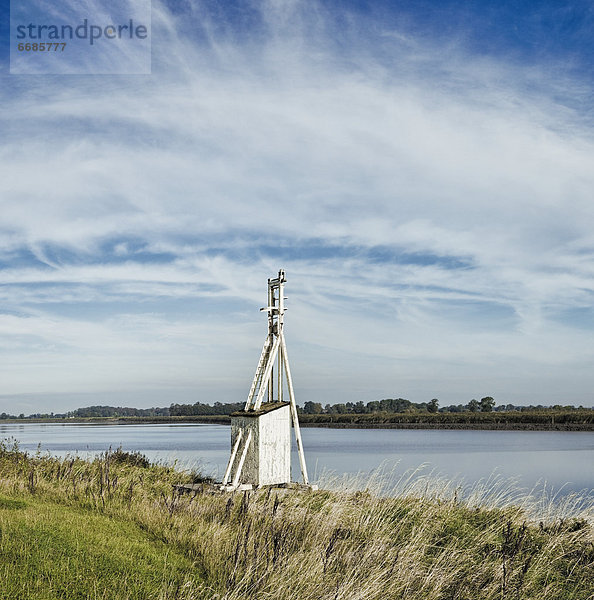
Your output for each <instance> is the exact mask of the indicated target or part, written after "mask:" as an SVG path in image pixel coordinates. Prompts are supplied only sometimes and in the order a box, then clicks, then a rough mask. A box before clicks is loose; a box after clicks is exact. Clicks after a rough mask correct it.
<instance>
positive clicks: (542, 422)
mask: <svg viewBox="0 0 594 600" xmlns="http://www.w3.org/2000/svg"><path fill="white" fill-rule="evenodd" d="M2 423H19V424H20V423H22V424H26V423H81V424H88V425H134V424H169V423H175V424H184V423H188V424H193V423H205V424H219V425H229V424H230V423H231V417H230V416H228V415H188V416H174V417H89V418H86V419H85V418H77V419H29V418H27V419H3V420H2V421H0V425H1V424H2ZM299 423H300V424H301V426H302V427H329V428H338V429H343V428H353V429H470V430H473V429H474V430H509V431H522V430H525V431H594V410H592V409H579V410H572V411H562V410H560V411H553V410H548V411H542V412H532V411H526V412H524V411H509V412H488V413H481V412H477V413H471V412H467V413H372V414H353V413H350V414H321V415H310V414H300V415H299Z"/></svg>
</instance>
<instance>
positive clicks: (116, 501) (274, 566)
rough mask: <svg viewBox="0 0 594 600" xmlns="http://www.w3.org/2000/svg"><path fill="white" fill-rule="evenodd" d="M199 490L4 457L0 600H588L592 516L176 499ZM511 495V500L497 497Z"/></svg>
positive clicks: (105, 462)
mask: <svg viewBox="0 0 594 600" xmlns="http://www.w3.org/2000/svg"><path fill="white" fill-rule="evenodd" d="M194 479H195V476H193V475H188V474H180V473H177V472H175V471H174V470H172V469H170V468H165V467H161V466H149V465H147V463H146V461H144V460H143V459H142V457H139V456H135V455H130V454H126V453H123V452H115V453H110V454H107V455H105V456H103V457H101V459H97V460H95V461H92V462H89V461H83V460H81V459H78V458H70V459H65V460H59V459H55V458H50V457H47V456H28V455H26V454H24V453H22V452H20V451H19V450H18V448H14V447H11V448H7V447H6V445H4V446H3V447H1V448H0V533H1V535H0V598H11V599H15V600H17V599H23V600H24V599H27V600H32V599H33V600H34V599H50V598H60V599H71V598H72V599H74V598H81V599H82V598H85V599H86V598H93V599H95V598H97V599H98V598H105V599H115V600H119V599H122V600H123V599H128V598H134V599H138V600H141V599H142V600H150V599H155V600H156V599H160V600H168V599H188V600H189V599H190V598H193V599H206V598H208V599H219V600H223V599H225V600H239V599H274V600H289V599H295V600H297V599H299V600H301V599H303V600H326V599H327V600H330V599H333V600H340V599H343V600H358V599H360V600H375V599H377V600H380V599H381V600H385V599H389V598H394V599H406V600H432V599H434V600H441V599H443V600H446V599H447V600H450V599H460V600H464V599H468V600H477V599H489V600H491V599H492V600H495V599H497V600H501V599H510V600H511V599H513V600H522V599H529V598H530V599H535V600H536V599H538V600H544V599H547V598H549V599H551V600H564V599H568V600H569V599H571V600H586V599H591V598H592V597H593V594H594V547H593V542H594V535H593V531H592V525H591V523H590V522H589V519H590V518H591V516H592V512H591V509H590V510H589V512H588V511H584V512H582V513H581V514H578V515H576V516H574V517H572V518H570V519H561V518H559V517H558V516H555V514H554V513H551V512H547V513H546V514H545V513H544V512H543V513H542V514H541V515H540V517H538V518H537V519H536V520H532V519H531V518H529V515H528V514H527V513H526V511H525V509H523V508H521V507H519V506H507V507H505V508H496V507H495V506H494V504H493V502H492V500H489V498H488V496H487V497H485V496H482V497H481V498H478V497H475V498H474V499H472V497H471V498H470V499H469V500H467V501H465V502H462V501H460V500H459V499H458V497H457V494H456V491H455V490H451V491H448V489H447V488H441V489H435V488H434V487H433V488H432V487H431V486H427V487H426V488H425V491H424V492H418V491H416V490H413V489H412V488H407V487H406V485H404V486H403V487H402V488H401V493H400V495H399V496H397V497H390V498H386V497H378V496H376V495H374V494H373V493H369V492H348V491H338V490H337V491H318V492H296V491H290V492H289V491H283V490H277V491H275V490H263V491H259V492H252V493H242V494H239V493H238V494H234V495H223V494H208V493H204V494H195V495H194V494H192V495H183V496H179V495H175V494H174V493H173V491H172V486H173V484H176V483H182V482H188V481H192V480H194ZM500 494H501V492H500Z"/></svg>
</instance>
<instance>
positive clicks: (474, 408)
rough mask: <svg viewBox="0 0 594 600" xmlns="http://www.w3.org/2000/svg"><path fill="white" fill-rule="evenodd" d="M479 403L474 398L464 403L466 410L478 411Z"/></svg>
mask: <svg viewBox="0 0 594 600" xmlns="http://www.w3.org/2000/svg"><path fill="white" fill-rule="evenodd" d="M480 406H481V405H480V404H479V403H478V401H477V400H475V399H474V398H473V399H472V400H471V401H470V402H469V403H468V404H467V405H466V410H469V411H470V412H478V411H479V408H480Z"/></svg>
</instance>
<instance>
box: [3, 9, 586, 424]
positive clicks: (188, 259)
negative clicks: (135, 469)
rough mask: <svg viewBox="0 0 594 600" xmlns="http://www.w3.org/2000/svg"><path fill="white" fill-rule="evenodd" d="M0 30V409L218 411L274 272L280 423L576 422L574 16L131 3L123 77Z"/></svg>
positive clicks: (579, 297) (580, 371)
mask: <svg viewBox="0 0 594 600" xmlns="http://www.w3.org/2000/svg"><path fill="white" fill-rule="evenodd" d="M69 1H70V0H64V2H63V4H60V3H59V2H58V3H55V7H56V11H58V12H59V10H60V7H61V6H64V7H65V8H64V10H66V8H67V5H68V2H69ZM96 1H97V0H88V2H87V4H88V5H89V6H90V7H91V9H92V8H93V5H94V3H96ZM119 4H120V2H119ZM8 15H9V10H8V4H7V3H6V2H5V0H2V11H1V22H0V39H1V43H0V58H1V64H0V412H2V411H6V412H9V413H12V414H18V413H21V412H22V413H25V414H30V413H36V412H50V411H52V412H62V411H67V410H70V409H74V408H76V407H81V406H88V405H92V404H108V405H114V406H115V405H125V406H136V407H150V406H168V405H169V404H170V403H172V402H186V403H188V402H189V403H194V402H197V401H199V402H208V403H212V402H216V401H219V402H239V401H243V400H245V398H246V397H247V393H248V391H249V387H250V383H251V380H252V377H253V373H254V370H255V368H256V364H257V361H258V357H259V354H260V350H261V346H262V343H263V341H264V337H265V335H266V330H267V328H266V317H265V314H264V313H261V312H259V309H260V307H262V306H264V304H265V301H266V281H267V278H269V277H274V276H276V274H277V272H278V270H279V269H281V268H282V269H285V271H286V276H287V284H286V288H285V291H286V295H287V297H288V300H287V306H288V310H287V313H286V316H285V336H286V340H287V348H288V353H289V357H290V363H291V368H292V372H293V379H294V384H295V392H296V397H297V402H298V403H299V404H303V403H304V402H306V401H314V402H321V403H322V404H326V403H336V402H357V401H359V400H361V401H363V402H369V401H371V400H378V399H381V398H395V397H403V398H407V399H409V400H411V401H413V402H424V401H429V400H430V399H432V398H438V399H439V401H440V404H441V405H442V406H443V405H448V404H458V403H463V404H465V403H467V402H468V401H469V400H470V399H471V398H477V399H480V398H481V397H484V396H487V395H489V396H493V397H494V398H495V401H496V403H497V404H508V403H512V404H517V405H526V404H574V405H584V406H592V405H593V404H594V391H593V390H594V368H593V367H592V365H593V362H594V343H592V342H593V333H594V279H593V275H594V201H593V200H594V197H593V196H594V168H593V165H594V110H593V109H594V77H593V75H594V52H593V51H594V8H593V7H592V4H591V3H590V2H589V1H586V0H584V1H581V2H580V1H570V0H567V1H564V0H556V1H552V0H551V1H544V0H543V1H539V0H531V1H520V0H513V1H512V0H502V1H500V2H493V1H486V0H485V1H480V0H468V1H466V2H459V1H453V0H419V1H415V2H412V1H409V2H405V1H387V0H377V1H371V0H370V1H368V2H355V1H352V0H347V1H343V2H338V1H336V2H332V1H323V0H320V1H314V0H303V1H300V0H262V1H251V0H245V1H230V2H218V1H215V0H211V1H206V2H201V1H198V0H181V1H176V2H174V1H173V0H171V1H169V2H161V1H157V0H153V3H152V15H151V25H150V26H151V45H152V50H151V52H152V65H151V74H142V75H141V74H138V75H135V74H126V75H93V74H81V75H59V74H58V75H51V74H38V75H18V74H11V73H10V68H9V50H10V43H9V17H8ZM57 17H59V14H57ZM127 52H133V50H130V49H128V50H127ZM125 58H126V59H127V60H128V59H131V60H133V59H135V57H134V56H126V57H125ZM108 59H109V60H112V61H118V60H122V57H121V56H120V57H118V56H117V55H114V56H110V57H108Z"/></svg>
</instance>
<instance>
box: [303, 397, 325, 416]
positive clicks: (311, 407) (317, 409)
mask: <svg viewBox="0 0 594 600" xmlns="http://www.w3.org/2000/svg"><path fill="white" fill-rule="evenodd" d="M323 410H324V409H323V408H322V405H321V404H320V403H319V402H310V401H309V400H308V401H307V402H306V403H305V404H304V405H303V412H304V413H305V414H306V415H321V414H322V412H323Z"/></svg>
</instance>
